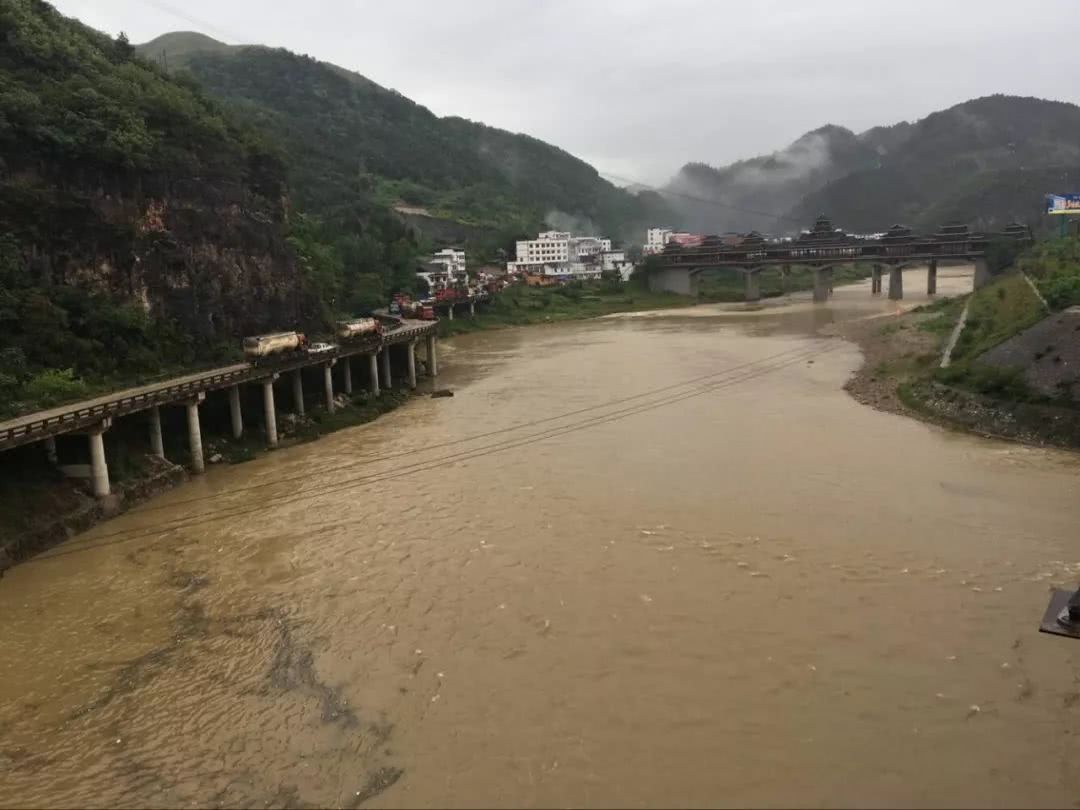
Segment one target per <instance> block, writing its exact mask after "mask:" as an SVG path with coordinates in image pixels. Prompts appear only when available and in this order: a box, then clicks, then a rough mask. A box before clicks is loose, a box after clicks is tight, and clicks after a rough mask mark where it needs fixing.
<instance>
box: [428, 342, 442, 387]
mask: <svg viewBox="0 0 1080 810" xmlns="http://www.w3.org/2000/svg"><path fill="white" fill-rule="evenodd" d="M427 371H428V376H429V377H438V376H439V359H438V357H437V356H436V354H435V335H434V334H431V335H428V336H427Z"/></svg>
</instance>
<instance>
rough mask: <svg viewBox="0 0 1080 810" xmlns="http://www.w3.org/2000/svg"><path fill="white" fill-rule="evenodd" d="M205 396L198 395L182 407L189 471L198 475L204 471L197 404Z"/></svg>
mask: <svg viewBox="0 0 1080 810" xmlns="http://www.w3.org/2000/svg"><path fill="white" fill-rule="evenodd" d="M205 396H206V394H199V395H198V396H197V397H195V399H191V400H188V401H187V402H186V403H185V404H184V405H185V407H186V408H187V426H188V448H189V449H190V450H191V471H192V472H193V473H196V474H199V473H202V472H204V471H205V470H206V464H205V463H204V461H203V447H202V426H201V425H200V424H199V403H200V402H202V401H203V398H204V397H205Z"/></svg>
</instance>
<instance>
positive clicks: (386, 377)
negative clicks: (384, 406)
mask: <svg viewBox="0 0 1080 810" xmlns="http://www.w3.org/2000/svg"><path fill="white" fill-rule="evenodd" d="M379 358H380V359H381V360H382V384H383V388H385V389H386V390H387V391H389V390H390V389H391V388H393V387H394V378H393V375H392V374H391V373H390V347H389V346H384V347H383V350H382V354H381V355H380V356H379Z"/></svg>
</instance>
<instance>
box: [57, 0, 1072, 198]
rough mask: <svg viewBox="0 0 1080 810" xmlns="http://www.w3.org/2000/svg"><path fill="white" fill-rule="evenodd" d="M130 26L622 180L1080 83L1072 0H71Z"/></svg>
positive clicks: (110, 28)
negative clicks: (503, 133)
mask: <svg viewBox="0 0 1080 810" xmlns="http://www.w3.org/2000/svg"><path fill="white" fill-rule="evenodd" d="M56 5H57V7H58V8H59V9H60V10H61V11H62V12H64V13H66V14H69V15H71V16H76V17H78V18H80V19H82V20H83V21H84V22H86V23H88V24H90V25H93V26H94V27H96V28H99V29H101V30H104V31H107V32H109V33H111V34H117V33H119V32H120V31H125V32H126V33H127V34H128V36H129V37H130V38H131V40H132V41H134V42H143V41H146V40H149V39H151V38H153V37H155V36H157V35H159V34H161V33H164V32H167V31H172V30H199V31H202V32H203V33H206V34H209V35H211V36H214V37H216V38H218V39H222V40H225V41H228V42H234V43H239V42H244V43H262V44H267V45H275V46H283V47H287V48H289V49H291V50H295V51H298V52H301V53H307V54H310V55H312V56H314V57H316V58H319V59H323V60H326V61H329V62H334V63H336V64H339V65H342V66H344V67H347V68H350V69H352V70H356V71H358V72H360V73H362V74H364V75H365V76H368V77H369V78H371V79H373V80H374V81H377V82H379V83H380V84H383V85H385V86H387V87H391V88H394V89H396V90H398V91H400V92H401V93H403V94H405V95H407V96H409V97H410V98H412V99H414V100H416V101H418V102H420V103H422V104H424V105H426V106H427V107H429V108H431V109H432V110H433V111H434V112H436V113H437V114H439V115H461V116H464V117H466V118H471V119H474V120H479V121H483V122H485V123H487V124H490V125H492V126H498V127H503V128H505V129H509V130H513V131H520V132H526V133H528V134H530V135H533V136H535V137H538V138H541V139H543V140H546V141H549V142H551V143H554V144H556V145H558V146H560V147H562V148H564V149H566V150H568V151H569V152H572V153H573V154H575V155H578V156H579V157H581V158H583V159H585V160H587V161H589V162H590V163H592V164H593V165H595V166H596V167H597V168H599V169H600V170H601V171H603V172H606V173H608V174H610V175H614V177H615V179H616V180H618V181H620V182H623V183H626V182H628V181H640V182H644V183H649V184H659V183H664V182H666V181H667V180H668V179H669V178H670V177H671V176H672V175H673V174H674V173H675V172H676V171H677V170H678V169H679V167H680V166H682V165H683V164H684V163H686V162H688V161H701V162H706V163H709V164H712V165H723V164H726V163H729V162H731V161H734V160H738V159H742V158H749V157H753V156H755V155H759V154H767V153H770V152H773V151H775V150H778V149H782V148H784V147H785V146H786V145H787V144H789V143H791V142H792V141H794V140H795V139H796V138H798V137H799V136H800V135H802V134H803V133H805V132H807V131H809V130H812V129H815V128H817V127H819V126H822V125H823V124H826V123H833V124H839V125H842V126H846V127H848V128H850V129H852V130H854V131H861V130H864V129H867V128H869V127H872V126H875V125H879V124H892V123H895V122H897V121H901V120H911V119H916V118H920V117H922V116H924V115H926V114H927V113H930V112H932V111H934V110H937V109H941V108H944V107H948V106H951V105H952V104H955V103H958V102H961V101H964V100H967V99H969V98H973V97H977V96H982V95H988V94H991V93H1009V94H1017V95H1033V96H1040V97H1043V98H1056V99H1060V100H1064V101H1073V102H1076V101H1080V89H1078V86H1077V85H1076V83H1075V82H1069V81H1068V80H1067V76H1068V75H1070V74H1071V73H1072V72H1073V71H1074V70H1075V40H1076V37H1077V34H1078V33H1080V18H1078V17H1077V16H1076V14H1075V0H1040V2H1038V3H1035V4H1031V3H1028V4H1021V3H1015V2H1006V1H1005V0H981V2H950V3H940V2H934V3H931V2H927V0H909V2H905V3H902V4H898V3H883V2H871V3H867V2H861V1H857V0H831V2H821V3H813V4H810V3H793V2H779V0H771V2H770V1H769V0H762V1H761V2H756V3H746V2H740V3H729V2H713V1H712V0H668V2H663V3H660V2H644V1H643V0H621V2H619V3H610V2H598V1H592V2H577V1H576V0H470V2H467V3H445V2H436V1H435V0H413V2H410V3H377V2H374V0H355V1H354V2H348V1H347V0H310V1H309V2H307V3H302V4H296V3H290V4H281V3H264V2H256V0H232V2H229V3H221V2H219V0H184V2H183V3H180V0H172V1H171V2H166V1H165V0H58V2H57V3H56Z"/></svg>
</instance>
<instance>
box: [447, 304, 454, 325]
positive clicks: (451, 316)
mask: <svg viewBox="0 0 1080 810" xmlns="http://www.w3.org/2000/svg"><path fill="white" fill-rule="evenodd" d="M446 313H447V314H446V317H447V318H448V319H449V320H451V321H452V320H454V305H453V304H451V305H450V306H448V307H447V308H446Z"/></svg>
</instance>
